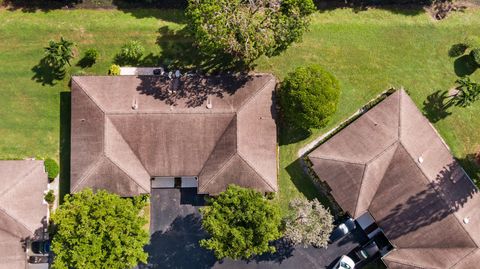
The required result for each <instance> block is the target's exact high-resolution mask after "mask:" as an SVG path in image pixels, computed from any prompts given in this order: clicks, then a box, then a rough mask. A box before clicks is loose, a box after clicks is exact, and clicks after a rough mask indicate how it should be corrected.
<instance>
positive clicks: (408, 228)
mask: <svg viewBox="0 0 480 269" xmlns="http://www.w3.org/2000/svg"><path fill="white" fill-rule="evenodd" d="M308 158H309V160H310V161H311V163H312V165H313V166H312V169H313V170H314V171H315V173H316V174H317V176H318V177H319V178H320V180H323V181H325V182H326V183H327V184H328V185H329V186H330V188H331V194H332V195H333V197H334V199H335V200H336V201H337V202H338V204H339V205H340V206H341V207H342V208H343V209H344V210H345V211H347V212H348V213H349V214H350V215H352V216H353V217H354V218H358V217H361V216H364V214H367V213H368V214H370V215H371V217H373V219H374V220H375V222H376V224H377V225H378V227H379V228H380V229H381V230H382V231H383V233H384V234H385V235H386V237H387V238H388V240H389V241H390V243H391V244H392V245H393V247H394V250H392V251H390V252H389V253H388V254H386V255H385V256H384V257H383V258H382V259H383V261H384V262H385V264H386V265H387V266H388V267H389V268H402V269H407V268H412V269H413V268H442V269H443V268H456V269H459V268H462V269H467V268H468V269H473V268H480V248H479V246H480V194H479V192H478V189H477V188H476V187H475V185H474V184H473V182H472V181H471V180H470V178H469V177H468V176H467V175H466V174H465V172H464V170H463V169H462V168H461V166H460V165H459V164H458V162H457V161H456V160H455V159H454V158H453V157H452V155H451V153H450V151H449V149H448V147H447V146H446V144H445V143H444V142H443V140H442V139H441V138H440V137H439V135H438V134H437V132H436V131H435V129H434V128H433V126H432V125H431V124H430V123H429V122H428V120H427V119H426V118H425V117H424V116H423V115H422V114H421V112H420V111H419V110H418V109H417V107H416V106H415V104H414V103H413V101H412V100H411V99H410V97H409V96H408V95H407V93H406V92H405V91H403V90H400V91H396V92H395V93H393V94H392V95H390V96H389V97H387V98H386V99H385V100H384V101H382V102H381V103H379V104H378V105H376V106H375V107H374V108H372V109H371V110H369V111H368V112H367V113H365V114H364V115H362V116H361V117H359V118H358V119H357V120H355V121H354V122H353V123H351V124H350V125H348V126H347V127H346V128H344V129H343V130H341V131H340V132H339V133H337V134H336V135H335V136H333V137H332V138H330V139H329V140H327V141H326V142H325V143H323V144H322V145H320V146H319V147H318V148H317V149H315V150H314V151H312V152H311V153H310V154H309V155H308Z"/></svg>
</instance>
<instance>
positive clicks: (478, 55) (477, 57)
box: [470, 48, 480, 67]
mask: <svg viewBox="0 0 480 269" xmlns="http://www.w3.org/2000/svg"><path fill="white" fill-rule="evenodd" d="M470 56H472V59H473V60H474V61H475V63H476V64H477V65H478V66H479V67H480V48H477V49H473V50H472V51H471V52H470Z"/></svg>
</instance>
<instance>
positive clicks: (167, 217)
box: [138, 189, 359, 269]
mask: <svg viewBox="0 0 480 269" xmlns="http://www.w3.org/2000/svg"><path fill="white" fill-rule="evenodd" d="M150 201H151V207H152V208H151V222H150V231H151V239H150V244H149V245H147V246H146V247H145V249H146V251H147V252H148V253H149V260H148V263H149V264H148V265H140V266H139V267H138V268H139V269H143V268H191V269H195V268H199V269H208V268H218V269H236V268H239V269H243V268H245V269H250V268H252V269H256V268H262V269H263V268H266V269H268V268H295V269H302V268H325V267H329V266H331V265H332V264H333V263H334V262H335V261H336V260H337V258H339V257H340V256H341V255H342V254H347V253H348V252H350V251H351V250H352V249H354V248H355V247H357V246H358V245H359V242H358V241H357V240H356V238H359V237H358V236H357V234H351V235H348V236H347V237H344V238H342V239H341V240H339V241H337V242H335V243H334V244H332V245H330V246H329V247H328V248H327V249H317V248H313V247H309V248H303V247H298V248H296V249H295V248H293V247H291V246H289V245H287V244H285V243H284V242H283V241H282V240H280V241H278V242H277V244H276V245H277V249H278V251H277V253H275V254H272V255H263V256H261V257H258V258H256V259H254V260H252V261H233V260H229V259H226V260H224V261H221V262H220V261H217V260H216V259H215V257H214V256H213V253H212V252H210V251H207V250H205V249H203V248H201V247H200V246H199V244H198V241H199V240H201V239H202V238H205V237H206V234H205V232H204V231H203V230H202V229H201V219H200V214H199V212H198V209H199V208H200V207H201V206H203V204H204V201H203V198H202V197H201V196H197V195H196V190H195V189H183V190H179V189H153V190H152V193H151V197H150Z"/></svg>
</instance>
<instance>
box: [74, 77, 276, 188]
mask: <svg viewBox="0 0 480 269" xmlns="http://www.w3.org/2000/svg"><path fill="white" fill-rule="evenodd" d="M180 83H181V84H182V85H183V88H180V90H178V92H181V91H185V92H186V93H185V96H183V97H182V98H176V99H175V100H174V101H171V100H170V97H166V96H167V95H168V94H167V93H168V91H169V90H170V89H171V88H170V87H166V85H169V84H168V82H165V81H163V80H162V79H161V78H159V77H155V76H138V77H136V76H116V77H112V76H82V77H73V78H72V156H71V164H72V165H71V166H72V170H71V182H72V185H71V190H72V192H75V191H78V190H80V189H82V188H85V187H91V188H93V189H100V188H101V189H107V190H109V191H112V192H116V193H118V194H120V195H123V196H132V195H137V194H140V193H148V192H149V191H150V178H151V177H154V176H198V177H199V188H198V191H199V192H200V193H209V194H216V193H218V192H221V191H222V190H224V189H225V187H226V186H227V185H228V184H237V185H241V186H244V187H252V188H255V189H258V190H260V191H268V192H270V191H276V190H277V162H276V159H277V158H276V148H277V145H276V125H275V120H274V113H273V112H272V107H273V99H272V98H273V93H274V89H275V84H276V81H275V78H274V77H273V76H272V75H268V74H256V75H251V76H248V77H247V78H246V79H244V81H243V82H242V83H239V84H238V85H237V84H235V83H234V82H232V83H230V84H228V81H227V82H226V81H225V80H221V79H220V80H219V81H216V80H215V79H210V78H184V79H183V80H182V81H181V82H180ZM232 88H233V89H232ZM207 99H209V100H208V101H209V102H211V103H212V105H213V107H212V108H210V109H208V108H207V107H206V103H207ZM192 100H193V101H192ZM134 103H136V104H138V108H137V109H135V110H134V109H132V104H134Z"/></svg>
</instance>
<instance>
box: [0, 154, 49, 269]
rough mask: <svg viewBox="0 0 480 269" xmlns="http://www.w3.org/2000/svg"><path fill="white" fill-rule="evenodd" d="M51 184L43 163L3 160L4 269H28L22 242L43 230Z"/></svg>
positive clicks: (0, 227) (0, 262)
mask: <svg viewBox="0 0 480 269" xmlns="http://www.w3.org/2000/svg"><path fill="white" fill-rule="evenodd" d="M47 184H48V179H47V174H46V173H45V172H44V168H43V161H0V269H11V268H25V262H26V257H25V251H24V250H23V248H22V240H24V239H26V238H35V236H36V235H38V233H39V232H41V231H42V228H43V225H44V224H45V221H46V216H47V205H46V204H44V203H43V193H44V191H45V190H46V189H47Z"/></svg>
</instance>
